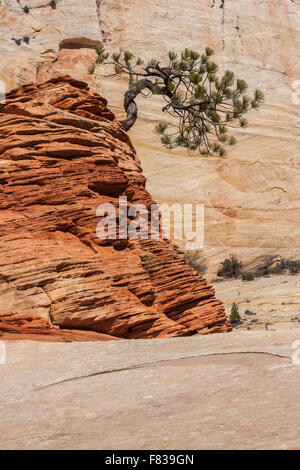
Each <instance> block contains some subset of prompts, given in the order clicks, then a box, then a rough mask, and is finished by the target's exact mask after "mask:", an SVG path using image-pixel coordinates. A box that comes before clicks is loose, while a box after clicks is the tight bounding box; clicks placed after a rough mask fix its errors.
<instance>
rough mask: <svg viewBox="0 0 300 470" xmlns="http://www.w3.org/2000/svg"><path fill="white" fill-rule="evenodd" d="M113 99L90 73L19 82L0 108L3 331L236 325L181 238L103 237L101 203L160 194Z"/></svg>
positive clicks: (139, 334) (220, 328) (108, 332)
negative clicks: (148, 182) (149, 182)
mask: <svg viewBox="0 0 300 470" xmlns="http://www.w3.org/2000/svg"><path fill="white" fill-rule="evenodd" d="M106 104H107V103H106V101H105V100H104V99H103V98H101V97H100V96H99V95H97V94H95V93H92V92H90V91H89V89H88V86H87V84H85V83H84V82H80V81H77V80H73V79H72V78H70V77H60V78H55V79H52V80H50V81H48V82H46V83H44V84H42V85H37V86H35V85H28V86H23V87H21V88H18V89H16V90H13V91H12V92H10V93H9V94H8V96H7V100H6V104H5V105H1V106H0V208H1V212H0V253H1V263H0V337H2V338H15V337H22V338H24V337H27V335H30V334H32V337H35V338H38V339H40V338H42V339H45V340H47V339H49V340H72V339H75V340H81V339H82V340H87V339H93V340H98V339H99V340H103V339H113V338H115V339H118V338H154V337H172V336H188V335H194V334H207V333H216V332H226V331H228V330H230V326H229V324H228V321H227V319H226V315H225V311H224V308H223V305H222V304H221V302H219V301H217V300H216V298H215V296H214V290H213V289H212V287H211V286H209V285H208V284H207V282H206V281H205V280H204V279H203V278H201V277H199V276H198V274H197V273H196V272H195V271H194V270H193V269H192V268H190V267H189V266H187V265H186V264H185V262H184V260H183V258H182V255H181V254H180V252H179V251H178V249H177V248H176V246H175V245H174V244H173V243H171V242H170V241H165V240H132V241H128V242H127V241H126V242H125V243H120V242H119V241H114V240H100V239H98V238H97V236H96V225H97V222H98V220H99V219H98V218H97V217H96V209H97V207H98V206H99V204H103V203H111V204H113V205H114V206H115V207H116V208H117V207H118V197H119V196H120V195H126V196H127V198H128V204H129V205H130V204H132V203H135V204H136V203H139V202H141V203H143V204H145V205H146V206H147V207H149V205H150V204H151V203H153V201H152V198H151V196H150V195H149V193H148V192H147V191H146V189H145V178H144V177H143V174H142V171H141V167H140V164H139V161H138V159H137V157H136V154H135V150H134V148H133V147H132V144H131V142H130V140H129V137H128V135H127V133H126V132H125V131H124V130H123V129H122V127H121V125H120V124H119V123H118V121H117V120H116V119H115V117H114V115H113V113H112V112H111V111H109V109H107V107H106ZM149 253H150V254H151V257H152V259H153V266H152V269H151V270H149V269H147V267H146V266H145V262H144V260H145V257H147V256H148V255H149ZM33 335H35V336H33Z"/></svg>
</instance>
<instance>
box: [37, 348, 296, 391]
mask: <svg viewBox="0 0 300 470" xmlns="http://www.w3.org/2000/svg"><path fill="white" fill-rule="evenodd" d="M233 354H262V355H267V356H273V357H278V358H279V359H289V360H291V358H290V357H289V356H284V355H282V354H276V353H270V352H267V351H231V352H221V353H210V354H199V355H192V356H183V357H178V358H176V357H175V358H171V359H162V360H159V361H151V362H145V363H144V364H136V365H133V366H128V367H120V368H118V369H108V370H104V371H101V372H93V373H92V374H87V375H79V376H77V377H70V378H67V379H64V380H59V381H57V382H52V383H50V384H47V385H43V386H41V387H36V388H34V391H39V390H45V389H47V388H49V387H53V386H55V385H60V384H63V383H66V382H73V381H74V380H80V379H87V378H89V377H96V376H98V375H106V374H114V373H115V372H124V371H127V370H136V369H143V368H144V367H147V366H151V365H157V364H162V363H166V362H170V361H181V360H185V359H194V358H201V357H212V356H225V355H233Z"/></svg>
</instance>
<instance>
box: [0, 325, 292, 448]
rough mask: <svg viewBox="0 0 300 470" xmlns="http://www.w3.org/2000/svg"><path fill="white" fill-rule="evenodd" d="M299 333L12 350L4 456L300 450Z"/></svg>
mask: <svg viewBox="0 0 300 470" xmlns="http://www.w3.org/2000/svg"><path fill="white" fill-rule="evenodd" d="M299 339H300V337H299V330H298V331H297V330H295V331H293V330H280V331H276V332H251V333H249V332H234V333H229V334H226V335H225V334H223V335H209V336H197V337H196V336H195V337H192V338H173V339H160V340H158V339H157V340H153V341H145V340H130V341H126V340H125V341H118V342H115V341H111V342H105V343H104V342H102V343H71V344H58V343H37V342H31V341H30V342H28V341H27V342H8V343H7V364H6V365H1V366H0V383H1V403H0V413H1V421H0V447H1V448H2V449H231V448H232V449H292V448H299V446H300V436H299V425H300V412H299V399H300V395H299V393H300V391H299V379H300V366H299V365H294V364H293V363H292V360H291V355H292V354H293V353H294V352H295V349H292V344H293V342H294V341H295V340H299Z"/></svg>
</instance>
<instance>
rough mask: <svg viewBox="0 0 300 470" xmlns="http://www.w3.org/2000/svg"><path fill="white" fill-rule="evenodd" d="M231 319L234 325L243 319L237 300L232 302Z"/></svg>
mask: <svg viewBox="0 0 300 470" xmlns="http://www.w3.org/2000/svg"><path fill="white" fill-rule="evenodd" d="M229 320H230V323H231V324H232V325H237V324H239V323H240V321H241V316H240V314H239V307H238V305H237V304H236V303H235V302H233V304H232V307H231V313H230V317H229Z"/></svg>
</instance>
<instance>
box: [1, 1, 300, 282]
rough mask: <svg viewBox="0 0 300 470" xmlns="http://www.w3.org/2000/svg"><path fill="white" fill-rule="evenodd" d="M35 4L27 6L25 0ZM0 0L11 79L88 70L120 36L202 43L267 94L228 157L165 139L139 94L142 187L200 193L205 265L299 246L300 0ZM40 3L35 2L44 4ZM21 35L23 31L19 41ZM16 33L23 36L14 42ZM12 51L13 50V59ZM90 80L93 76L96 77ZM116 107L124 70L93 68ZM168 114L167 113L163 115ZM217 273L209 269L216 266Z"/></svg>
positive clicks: (5, 75) (195, 196)
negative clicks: (110, 74)
mask: <svg viewBox="0 0 300 470" xmlns="http://www.w3.org/2000/svg"><path fill="white" fill-rule="evenodd" d="M25 3H26V5H28V6H29V7H32V8H31V9H30V12H29V14H24V12H23V10H22V8H21V6H20V4H21V5H23V6H24V5H25ZM56 4H57V6H56V9H53V8H51V7H50V6H49V4H48V0H26V2H25V0H20V2H18V1H17V0H2V2H1V3H0V18H1V30H0V41H1V66H0V78H1V79H4V81H5V82H6V84H7V87H8V89H11V88H12V87H15V86H17V85H19V84H22V83H28V82H30V81H34V82H41V81H45V80H46V79H47V78H50V77H51V76H54V75H55V74H57V73H60V74H61V73H62V72H67V73H71V74H72V76H75V77H76V78H78V79H84V80H86V79H87V67H88V64H89V63H90V62H91V60H92V59H93V57H94V52H93V50H92V49H91V48H90V47H91V45H94V44H96V43H97V41H101V42H102V43H103V44H105V46H106V47H107V48H108V49H110V50H115V49H117V48H119V47H120V46H122V47H124V48H128V49H129V50H132V51H133V52H134V53H137V54H140V55H141V56H143V57H144V58H145V59H148V58H152V57H162V58H163V57H164V56H165V54H166V52H167V51H168V50H170V49H171V50H176V51H178V50H181V49H182V48H183V47H186V46H187V47H191V48H194V49H197V50H201V49H203V48H204V47H205V46H207V45H209V46H211V47H213V48H214V50H215V52H216V57H215V59H216V61H217V62H218V64H219V65H220V67H221V70H224V69H225V68H228V69H232V70H233V71H234V72H236V74H237V75H238V76H240V77H241V78H245V79H246V80H247V82H248V83H249V86H250V89H251V90H252V89H253V88H255V87H260V88H261V89H263V90H264V91H265V93H266V104H265V105H264V107H263V108H262V110H261V111H260V112H259V113H256V112H253V113H251V115H250V116H249V121H250V127H249V128H248V129H246V130H242V131H240V133H239V135H238V140H239V144H238V145H237V146H236V147H234V148H233V149H231V150H230V153H229V155H228V157H227V159H225V160H217V159H214V158H211V159H203V158H198V157H193V158H191V157H188V156H187V155H186V154H185V153H184V151H183V150H181V149H178V150H177V151H173V152H172V153H170V152H168V151H165V150H164V149H163V148H162V147H161V145H160V143H159V141H158V139H157V137H156V136H155V134H154V133H153V128H154V124H155V122H156V121H157V120H158V119H161V118H162V114H161V106H160V100H159V99H157V100H156V99H154V100H144V101H142V100H139V101H140V113H139V120H138V122H137V124H136V125H135V127H134V128H133V130H132V131H131V134H130V135H131V138H132V141H133V143H134V146H135V148H136V149H137V152H138V155H139V158H140V159H141V161H142V165H143V169H144V174H145V176H146V177H147V184H148V186H147V188H148V189H149V191H150V192H151V194H152V195H153V197H154V198H155V199H156V200H157V201H158V202H180V203H183V202H189V203H204V204H205V207H206V221H205V222H206V224H205V251H206V256H207V258H208V261H209V264H210V272H214V273H215V272H216V271H217V265H218V263H219V261H221V260H223V259H224V258H225V257H226V256H227V255H228V254H229V253H231V252H234V253H236V254H237V255H238V256H239V257H240V258H242V259H243V260H244V261H245V262H246V263H247V261H254V262H256V260H257V259H259V257H261V256H264V255H268V254H270V255H274V254H281V255H282V256H285V257H290V258H292V257H294V256H295V257H296V256H297V245H298V246H299V224H298V220H299V216H300V214H299V199H300V194H299V187H300V186H299V164H298V161H297V155H298V153H299V127H298V126H299V122H300V121H299V105H296V104H295V103H293V102H292V93H293V89H292V85H293V82H294V81H295V80H299V79H300V69H299V64H300V60H299V44H298V43H299V29H300V15H299V11H300V1H299V0H280V1H279V0H251V1H249V0H201V1H191V0H172V1H169V0H143V1H141V0H128V1H126V2H121V1H120V0H97V1H94V0H85V1H84V2H80V6H79V4H78V2H76V1H74V0H59V1H57V2H56ZM42 5H44V7H43V8H36V7H37V6H42ZM24 37H25V38H26V37H29V38H30V40H29V43H26V42H24ZM15 39H17V40H20V39H21V41H20V43H19V44H18V43H16V41H15ZM12 58H13V60H12ZM92 80H93V81H92ZM89 81H90V83H91V84H93V85H94V86H95V89H97V90H98V91H100V93H101V94H102V95H103V96H106V97H107V98H108V99H109V104H110V108H111V109H113V110H114V112H115V114H116V115H117V117H120V116H124V114H123V109H122V102H123V91H124V89H125V86H126V84H125V83H123V82H122V80H117V81H112V80H103V79H101V78H97V79H92V78H91V77H89ZM163 117H164V118H166V116H163ZM214 277H215V275H214Z"/></svg>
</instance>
